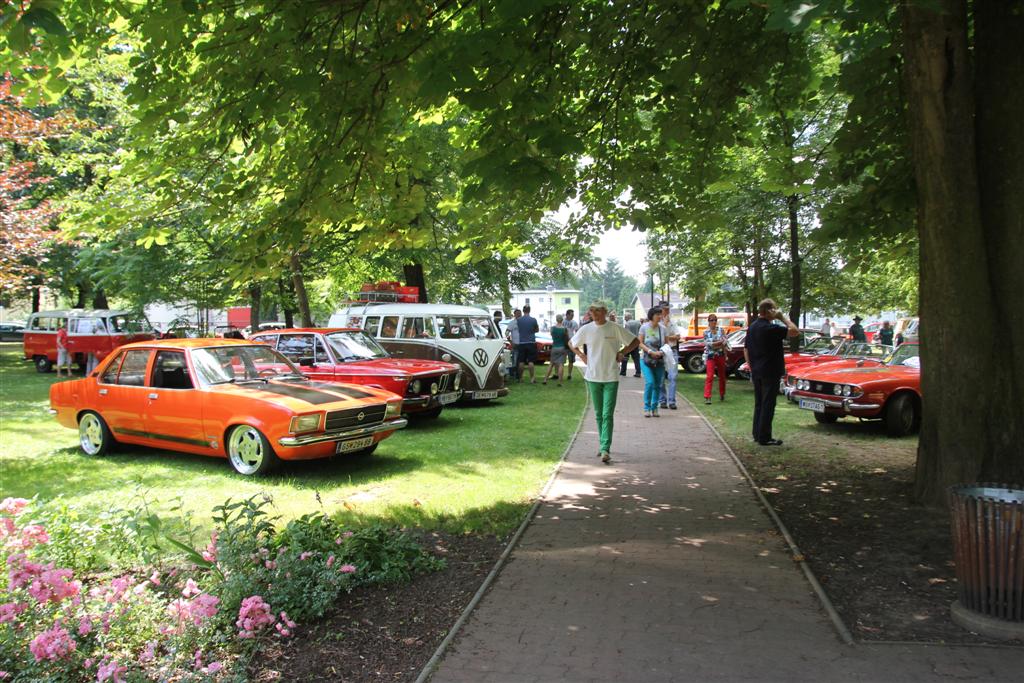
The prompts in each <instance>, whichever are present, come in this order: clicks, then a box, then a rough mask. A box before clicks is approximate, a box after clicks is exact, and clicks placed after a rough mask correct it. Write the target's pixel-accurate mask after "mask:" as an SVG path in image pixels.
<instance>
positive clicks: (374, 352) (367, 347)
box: [324, 332, 388, 363]
mask: <svg viewBox="0 0 1024 683" xmlns="http://www.w3.org/2000/svg"><path fill="white" fill-rule="evenodd" d="M324 339H326V340H327V345H328V346H330V347H331V350H332V351H334V355H335V356H337V357H338V360H340V361H341V362H342V363H347V362H348V361H353V360H366V359H368V358H387V357H388V352H387V351H385V350H384V348H383V347H382V346H381V345H380V344H378V343H377V342H375V341H374V340H373V338H372V337H370V336H369V335H367V334H366V333H365V332H332V333H331V334H326V335H324Z"/></svg>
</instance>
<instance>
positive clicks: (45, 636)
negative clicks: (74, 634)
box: [28, 626, 78, 662]
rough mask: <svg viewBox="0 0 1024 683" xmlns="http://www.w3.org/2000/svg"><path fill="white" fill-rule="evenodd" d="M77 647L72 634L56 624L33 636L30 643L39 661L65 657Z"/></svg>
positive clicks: (31, 649) (29, 646)
mask: <svg viewBox="0 0 1024 683" xmlns="http://www.w3.org/2000/svg"><path fill="white" fill-rule="evenodd" d="M77 647H78V646H77V644H76V643H75V641H74V640H73V639H72V638H71V634H70V633H68V632H67V631H66V630H65V629H64V628H63V627H61V626H54V627H53V628H51V629H48V630H46V631H43V632H42V633H40V634H39V635H38V636H36V637H35V638H33V639H32V642H31V643H29V645H28V649H29V650H30V651H31V652H32V655H33V656H34V657H35V658H36V661H37V662H41V661H43V660H44V659H48V660H50V661H56V660H58V659H64V658H66V657H68V656H69V655H70V654H71V653H72V652H74V651H75V648H77Z"/></svg>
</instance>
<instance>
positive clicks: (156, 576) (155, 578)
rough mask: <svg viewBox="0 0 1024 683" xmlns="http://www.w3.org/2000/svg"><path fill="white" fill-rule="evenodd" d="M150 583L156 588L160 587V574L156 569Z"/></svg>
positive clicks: (150, 577)
mask: <svg viewBox="0 0 1024 683" xmlns="http://www.w3.org/2000/svg"><path fill="white" fill-rule="evenodd" d="M149 582H150V583H151V584H153V585H154V586H159V585H160V572H159V571H157V570H156V569H154V570H153V573H152V574H151V575H150V576H149Z"/></svg>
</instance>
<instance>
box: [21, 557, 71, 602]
mask: <svg viewBox="0 0 1024 683" xmlns="http://www.w3.org/2000/svg"><path fill="white" fill-rule="evenodd" d="M73 575H74V572H72V571H71V570H70V569H53V564H48V565H46V568H45V569H44V570H43V571H42V572H40V573H39V575H38V577H37V578H36V579H34V580H33V581H32V582H31V583H30V584H29V586H28V593H29V595H31V596H32V597H33V598H35V599H36V601H37V602H47V601H50V602H60V601H61V600H63V599H64V598H71V597H74V596H76V595H78V593H79V591H81V590H82V583H81V581H69V579H70V578H71V577H72V576H73Z"/></svg>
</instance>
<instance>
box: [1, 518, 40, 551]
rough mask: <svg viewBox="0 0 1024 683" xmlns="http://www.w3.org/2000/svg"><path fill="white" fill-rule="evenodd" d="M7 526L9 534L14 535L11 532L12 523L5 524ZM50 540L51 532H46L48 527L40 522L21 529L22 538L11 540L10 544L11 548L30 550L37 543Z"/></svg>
mask: <svg viewBox="0 0 1024 683" xmlns="http://www.w3.org/2000/svg"><path fill="white" fill-rule="evenodd" d="M5 527H6V528H7V532H8V534H7V535H13V534H12V533H11V528H10V525H5ZM49 542H50V534H48V533H46V529H44V528H43V527H41V526H39V525H38V524H29V525H28V526H26V527H25V528H24V529H22V530H21V538H20V539H18V540H15V541H9V542H8V544H7V545H8V546H9V547H11V548H15V549H18V548H20V549H21V550H28V549H29V548H33V547H35V546H37V545H41V544H43V543H49Z"/></svg>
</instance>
